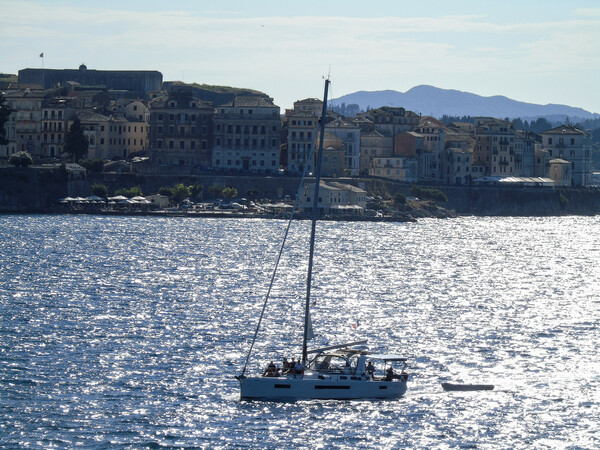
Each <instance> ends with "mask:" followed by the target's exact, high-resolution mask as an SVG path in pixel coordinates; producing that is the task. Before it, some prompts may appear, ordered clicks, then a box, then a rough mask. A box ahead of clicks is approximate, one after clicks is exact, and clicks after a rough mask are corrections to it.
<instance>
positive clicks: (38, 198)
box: [0, 167, 600, 216]
mask: <svg viewBox="0 0 600 450" xmlns="http://www.w3.org/2000/svg"><path fill="white" fill-rule="evenodd" d="M335 181H338V182H341V183H347V184H352V185H354V186H357V187H360V188H361V189H365V190H366V191H367V192H368V193H369V195H372V196H381V197H382V198H384V199H386V198H393V196H394V194H396V193H402V194H404V195H406V196H411V195H412V194H411V192H410V188H411V186H412V185H411V184H408V183H396V182H392V181H386V180H382V179H375V178H336V179H335ZM94 183H98V184H104V185H105V186H106V187H107V188H108V191H109V193H110V194H111V195H112V193H114V191H115V190H116V189H120V188H131V187H135V186H139V187H140V188H141V190H142V192H143V194H144V195H149V194H152V193H157V192H158V190H159V189H160V188H161V187H172V186H175V185H176V184H178V183H183V184H185V185H194V184H199V185H202V186H203V187H204V192H207V190H208V188H209V187H210V186H214V185H218V186H221V187H234V188H236V189H237V191H238V196H239V197H252V198H259V199H260V198H271V199H277V198H282V197H283V196H286V195H289V196H290V198H294V197H295V196H296V194H297V192H298V186H299V184H300V178H299V177H289V176H277V175H275V176H264V175H262V176H250V175H241V174H235V175H234V174H216V173H211V174H208V173H207V174H202V175H186V176H173V175H139V174H135V173H128V174H115V173H103V174H88V176H87V180H86V181H85V182H80V183H79V185H78V186H77V189H76V190H74V189H73V187H74V186H72V184H73V183H70V184H69V183H68V182H67V180H66V179H64V178H63V177H62V176H61V174H60V173H59V172H57V171H53V170H47V169H44V170H36V169H34V168H14V167H13V168H3V169H2V170H0V212H32V211H33V212H44V211H47V210H49V209H51V208H53V207H55V206H56V202H57V201H58V199H59V198H61V197H65V196H66V195H71V196H87V195H90V189H91V186H92V185H93V184H94ZM431 187H433V188H435V189H439V190H441V191H442V192H444V193H445V194H446V195H447V197H448V202H446V203H439V206H441V207H443V208H445V209H447V210H454V211H456V212H457V213H458V214H463V215H470V214H472V215H489V216H493V215H508V216H548V215H567V214H585V215H590V214H592V215H593V214H600V189H575V188H561V189H556V190H555V189H546V188H505V187H489V186H485V187H479V186H478V187H475V186H431ZM422 200H423V199H422ZM445 216H448V215H445Z"/></svg>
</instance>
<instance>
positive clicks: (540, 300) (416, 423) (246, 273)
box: [0, 215, 600, 449]
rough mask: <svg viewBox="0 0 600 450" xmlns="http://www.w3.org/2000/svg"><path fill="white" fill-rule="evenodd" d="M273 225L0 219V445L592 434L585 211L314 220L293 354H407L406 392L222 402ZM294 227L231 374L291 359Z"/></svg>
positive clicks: (585, 444)
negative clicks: (329, 347) (323, 350)
mask: <svg viewBox="0 0 600 450" xmlns="http://www.w3.org/2000/svg"><path fill="white" fill-rule="evenodd" d="M285 225H286V223H285V222H283V221H278V220H246V219H231V220H227V219H193V218H192V219H189V218H147V217H101V216H51V215H48V216H45V215H30V216H24V215H2V216H0V261H1V263H0V446H1V447H7V448H27V447H32V448H53V447H59V448H64V447H92V448H120V447H121V448H143V447H150V448H162V447H199V448H354V447H362V448H572V449H576V448H577V449H579V448H590V449H591V448H598V447H600V393H599V389H600V358H599V357H598V353H599V352H598V342H600V328H599V327H600V245H599V244H598V237H599V236H600V218H599V217H578V216H573V217H548V218H475V217H464V218H458V219H451V220H421V221H419V222H418V223H408V224H404V223H342V222H321V223H319V224H318V235H319V238H318V241H317V245H316V258H317V259H316V261H315V274H314V282H315V283H314V288H313V294H314V297H313V298H314V299H315V301H316V306H315V307H314V308H313V309H312V314H313V317H312V320H313V325H314V329H315V332H316V333H317V338H316V342H315V343H314V344H313V345H315V346H320V345H326V344H336V343H340V342H345V341H348V340H357V339H368V340H369V345H370V347H371V349H373V350H375V351H390V352H397V353H402V354H404V355H406V356H407V357H408V358H409V361H410V366H411V368H410V373H411V379H410V382H409V388H408V393H407V395H406V396H405V397H404V398H402V399H398V400H393V401H349V402H346V401H345V402H340V401H299V402H293V403H266V402H241V401H240V400H239V389H238V384H237V381H236V380H235V378H234V376H235V375H237V374H239V373H240V371H241V369H242V366H243V363H244V360H245V357H246V352H247V351H248V348H249V345H250V339H251V337H252V335H253V333H254V327H255V325H256V321H257V319H258V316H259V314H260V309H261V306H262V300H263V297H264V294H265V291H266V288H267V285H268V282H269V278H270V275H271V270H272V268H273V265H274V261H275V258H276V255H277V251H278V248H279V244H280V242H281V237H282V236H283V230H284V227H285ZM308 227H309V224H308V222H304V221H297V222H295V223H294V224H293V226H292V229H291V233H290V245H289V246H288V248H287V249H286V252H285V253H284V256H283V259H282V267H281V271H280V274H279V276H278V278H277V279H276V283H275V287H274V292H273V298H272V300H271V302H270V304H269V307H268V309H267V313H266V319H265V322H264V326H263V327H262V329H261V332H260V333H259V339H258V342H257V345H256V347H255V351H254V353H253V356H252V358H251V360H250V366H249V370H250V371H251V372H253V371H259V370H260V369H261V368H262V367H264V365H265V364H266V363H267V362H268V361H269V360H271V359H273V360H279V361H280V360H281V358H283V356H287V357H291V356H298V355H299V352H300V347H299V343H300V333H301V329H300V326H301V320H302V317H301V316H302V312H301V310H302V304H303V300H302V298H303V295H304V289H305V288H304V282H305V276H306V275H305V271H306V264H307V258H306V253H307V248H308V242H307V241H308V240H307V236H308V232H309V229H308ZM356 323H358V324H359V326H358V327H357V328H356V329H355V328H354V327H353V326H352V324H356ZM444 381H450V382H466V383H487V384H494V385H495V386H496V388H495V390H493V391H481V392H468V393H456V392H455V393H448V392H444V391H443V390H442V389H441V386H440V383H441V382H444Z"/></svg>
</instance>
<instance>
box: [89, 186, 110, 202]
mask: <svg viewBox="0 0 600 450" xmlns="http://www.w3.org/2000/svg"><path fill="white" fill-rule="evenodd" d="M92 195H97V196H98V197H102V198H106V197H108V189H107V188H106V186H104V185H103V184H99V183H95V184H93V185H92Z"/></svg>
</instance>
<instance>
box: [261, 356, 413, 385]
mask: <svg viewBox="0 0 600 450" xmlns="http://www.w3.org/2000/svg"><path fill="white" fill-rule="evenodd" d="M346 366H347V367H346V368H347V369H350V363H349V362H348V361H347V362H346ZM365 369H366V370H365V371H366V374H367V377H368V378H371V379H373V378H374V373H375V366H374V365H373V363H372V362H371V361H369V362H368V364H367V366H366V367H365ZM302 373H304V365H303V364H302V361H301V360H300V358H298V361H296V360H295V359H294V358H292V360H291V361H288V359H287V358H283V362H282V364H281V368H279V367H277V366H276V365H275V363H273V361H271V362H270V363H269V365H268V366H267V368H266V369H265V371H264V372H263V377H281V376H284V375H294V376H296V375H299V374H302ZM383 379H384V380H386V381H392V380H406V379H408V374H406V373H405V372H402V373H400V374H395V373H394V369H393V368H392V366H389V367H388V368H387V369H386V370H385V378H383Z"/></svg>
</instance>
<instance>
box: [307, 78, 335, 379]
mask: <svg viewBox="0 0 600 450" xmlns="http://www.w3.org/2000/svg"><path fill="white" fill-rule="evenodd" d="M328 90H329V79H326V80H325V93H324V94H323V112H322V113H321V134H320V136H319V147H318V148H317V149H316V150H317V151H318V154H317V171H316V173H317V175H316V179H315V190H314V193H313V195H314V199H313V208H312V224H311V230H310V251H309V253H308V275H307V277H306V304H305V305H304V338H303V339H302V364H303V365H304V366H305V367H306V360H307V358H308V350H307V342H308V321H309V311H310V285H311V282H312V266H313V256H314V253H315V229H316V226H317V218H318V216H319V209H318V206H319V183H320V182H321V161H322V159H323V139H324V137H325V117H326V114H327V91H328Z"/></svg>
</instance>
